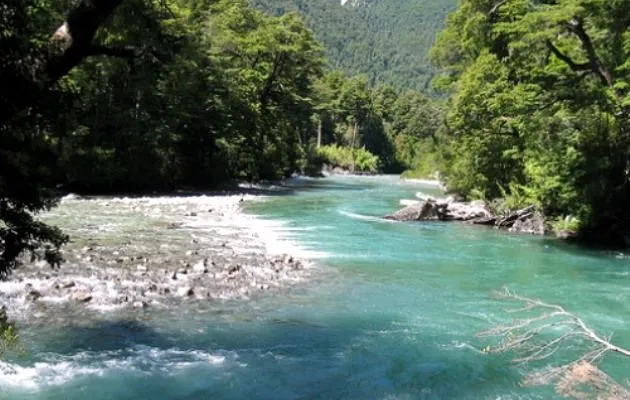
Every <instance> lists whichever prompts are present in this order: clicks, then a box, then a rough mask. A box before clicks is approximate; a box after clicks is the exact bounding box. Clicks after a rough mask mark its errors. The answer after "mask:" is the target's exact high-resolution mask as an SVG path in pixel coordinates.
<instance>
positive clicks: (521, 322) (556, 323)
mask: <svg viewBox="0 0 630 400" xmlns="http://www.w3.org/2000/svg"><path fill="white" fill-rule="evenodd" d="M495 297H497V298H498V299H502V300H510V301H516V302H519V303H521V305H522V306H521V307H519V308H517V309H512V310H506V312H508V313H536V312H538V313H539V314H538V315H534V316H530V317H528V318H523V319H515V320H513V321H512V322H511V323H510V324H507V325H500V326H496V327H493V328H491V329H489V330H487V331H484V332H480V333H479V334H478V336H479V337H500V338H502V340H501V342H500V343H499V344H497V345H495V346H494V347H490V346H488V347H486V349H485V350H484V351H485V352H493V353H498V352H506V351H515V352H517V353H518V354H519V355H518V356H517V357H516V358H514V360H513V361H514V362H515V363H530V362H536V361H541V360H545V359H549V358H550V357H551V356H552V355H553V354H554V353H556V352H557V351H558V350H559V349H561V348H562V347H563V346H564V345H565V343H567V342H568V341H570V340H572V339H574V338H580V337H581V338H584V339H586V340H588V341H590V342H591V343H593V344H594V345H595V346H594V348H592V349H591V350H589V351H588V352H587V353H586V354H584V355H582V356H581V357H579V358H578V359H577V360H574V361H572V362H568V363H566V364H561V365H558V366H553V367H547V368H544V369H542V370H538V371H534V372H533V373H530V374H528V375H527V376H526V378H525V382H526V383H528V384H533V385H547V384H550V383H556V390H557V391H558V393H560V394H561V395H564V396H570V397H578V398H582V397H580V396H581V395H582V394H583V393H584V392H583V391H584V387H583V386H585V385H586V386H590V387H591V388H594V389H596V390H597V391H598V392H599V393H601V394H603V395H604V396H603V397H598V398H611V399H612V398H615V399H617V398H627V399H630V391H629V390H628V389H626V388H625V387H623V386H621V385H620V384H619V383H617V382H616V381H615V380H613V379H612V378H611V377H610V376H608V375H607V374H606V373H604V372H603V371H601V370H599V369H598V368H597V367H595V366H594V365H593V364H594V363H596V362H597V361H598V360H599V359H600V358H601V357H603V356H604V355H605V354H607V353H609V352H614V353H617V354H620V355H622V356H625V357H630V350H628V349H625V348H622V347H619V346H617V345H614V344H612V343H611V342H610V339H609V338H605V337H603V336H601V335H599V334H597V333H596V332H595V331H594V330H593V329H592V328H590V327H589V326H587V325H586V323H585V322H584V321H583V320H582V319H581V318H579V317H578V316H576V315H575V314H573V313H571V312H569V311H567V310H566V309H564V308H563V307H562V306H559V305H556V304H548V303H544V302H542V301H540V300H535V299H530V298H527V297H522V296H518V295H516V294H514V293H512V292H510V291H509V290H507V289H506V290H505V291H504V292H496V293H495ZM543 332H544V333H546V334H553V335H555V336H556V337H552V338H550V339H547V340H546V341H545V342H542V343H540V342H537V340H536V338H537V337H539V335H541V334H542V333H543Z"/></svg>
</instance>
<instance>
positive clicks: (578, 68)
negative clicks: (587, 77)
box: [547, 40, 591, 72]
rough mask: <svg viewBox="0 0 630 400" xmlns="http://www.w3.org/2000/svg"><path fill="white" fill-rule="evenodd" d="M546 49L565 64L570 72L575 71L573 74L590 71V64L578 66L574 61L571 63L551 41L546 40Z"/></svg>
mask: <svg viewBox="0 0 630 400" xmlns="http://www.w3.org/2000/svg"><path fill="white" fill-rule="evenodd" d="M547 47H548V48H549V50H551V52H552V53H553V54H554V55H555V56H556V57H558V58H559V59H560V60H562V61H563V62H564V63H565V64H567V65H568V66H569V68H571V70H573V71H575V72H580V71H589V70H590V69H591V64H590V63H581V64H578V63H576V62H575V61H573V60H572V59H571V58H570V57H569V56H567V55H566V54H564V53H563V52H561V51H560V50H559V49H558V48H557V47H556V46H555V45H554V44H553V43H552V42H551V40H547Z"/></svg>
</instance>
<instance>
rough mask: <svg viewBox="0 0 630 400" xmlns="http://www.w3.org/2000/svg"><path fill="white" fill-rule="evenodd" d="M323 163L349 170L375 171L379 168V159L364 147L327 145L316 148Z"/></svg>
mask: <svg viewBox="0 0 630 400" xmlns="http://www.w3.org/2000/svg"><path fill="white" fill-rule="evenodd" d="M317 154H318V156H319V157H321V159H322V160H323V163H324V164H327V165H329V166H332V167H341V168H344V169H346V170H349V171H356V172H371V173H375V172H377V171H378V169H379V159H378V157H377V156H375V155H374V154H372V153H370V152H369V151H368V150H366V149H365V148H363V147H362V148H358V149H352V148H350V147H344V146H338V145H328V146H322V147H320V148H318V149H317Z"/></svg>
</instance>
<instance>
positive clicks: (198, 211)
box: [0, 194, 311, 320]
mask: <svg viewBox="0 0 630 400" xmlns="http://www.w3.org/2000/svg"><path fill="white" fill-rule="evenodd" d="M261 199H262V197H261V196H254V195H248V194H228V195H214V194H210V195H189V196H161V197H137V198H128V197H127V198H107V197H99V198H79V197H77V196H72V195H71V196H66V197H65V198H64V199H63V200H62V201H61V203H60V205H59V206H58V207H56V208H55V209H53V210H52V211H51V212H50V213H48V214H45V215H44V216H43V218H44V219H45V220H46V221H47V222H50V223H52V224H54V225H57V226H59V227H61V228H62V229H63V230H64V231H65V232H66V233H67V234H69V235H70V237H71V242H70V243H69V244H68V245H67V246H65V248H64V249H63V255H64V258H65V260H66V262H65V263H64V264H63V265H62V266H61V268H59V269H55V270H53V269H51V268H50V267H49V266H48V265H47V264H45V263H43V262H38V263H26V264H25V265H24V266H23V267H21V268H19V269H18V270H16V271H15V272H14V274H13V275H12V276H11V278H10V279H9V280H8V281H7V282H0V304H4V305H6V307H7V309H8V312H9V315H10V316H11V317H12V318H13V319H17V320H20V319H23V318H36V319H45V318H49V317H50V315H51V311H54V310H57V309H59V308H64V309H67V308H70V309H72V308H75V309H78V310H85V309H88V310H96V311H103V312H107V311H113V310H120V309H128V310H141V309H146V308H156V307H161V308H163V307H169V306H174V305H177V304H179V303H182V302H195V301H196V302H215V301H225V300H232V299H247V298H250V297H253V296H256V295H258V294H261V293H264V292H268V291H277V290H281V289H283V288H286V287H289V286H292V285H294V284H296V283H298V282H302V281H304V280H305V279H306V278H307V277H308V276H309V275H310V273H311V271H310V268H309V264H308V263H305V262H304V261H301V260H297V259H296V258H294V257H292V256H290V255H285V254H284V253H285V252H291V250H292V248H291V247H290V246H287V245H286V243H280V242H279V241H278V240H277V236H275V235H274V233H273V231H274V229H275V228H277V225H274V224H273V223H272V222H269V221H264V220H261V219H259V218H256V217H255V216H251V215H247V214H245V213H244V212H243V206H244V205H245V204H246V203H247V202H250V201H260V200H261Z"/></svg>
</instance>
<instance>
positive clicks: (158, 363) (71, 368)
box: [0, 346, 245, 394]
mask: <svg viewBox="0 0 630 400" xmlns="http://www.w3.org/2000/svg"><path fill="white" fill-rule="evenodd" d="M237 360H238V355H237V354H236V353H234V352H224V351H216V352H212V351H202V350H180V349H177V348H171V349H159V348H155V347H148V346H136V347H133V348H131V349H126V350H116V351H100V352H90V351H84V352H78V353H76V354H72V355H58V354H44V355H40V356H39V360H38V361H35V362H33V363H32V364H31V365H27V366H21V365H18V364H12V363H8V362H3V361H0V394H1V393H2V392H3V391H16V390H17V389H19V391H20V392H23V391H34V390H39V389H44V388H50V387H54V386H61V385H65V384H68V383H69V382H71V381H73V380H77V379H81V378H89V377H103V376H107V375H111V374H116V373H121V372H125V373H133V374H134V375H138V376H142V375H154V374H158V375H163V376H172V375H177V374H180V373H182V371H183V370H185V369H187V368H197V367H201V366H207V367H220V366H222V365H223V364H225V363H226V362H233V363H237ZM239 365H240V366H245V364H242V363H240V364H239Z"/></svg>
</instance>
